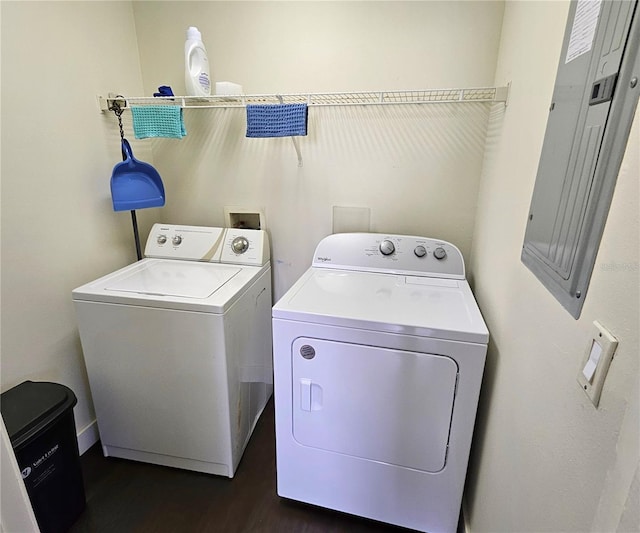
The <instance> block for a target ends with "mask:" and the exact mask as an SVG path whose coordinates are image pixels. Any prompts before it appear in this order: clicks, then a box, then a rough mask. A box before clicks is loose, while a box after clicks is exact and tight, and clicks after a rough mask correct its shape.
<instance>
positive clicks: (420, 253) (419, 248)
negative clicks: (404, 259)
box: [413, 244, 427, 257]
mask: <svg viewBox="0 0 640 533" xmlns="http://www.w3.org/2000/svg"><path fill="white" fill-rule="evenodd" d="M413 253H414V254H416V257H424V256H425V255H427V249H426V248H425V247H424V246H422V245H421V244H420V245H418V246H416V249H415V250H414V251H413Z"/></svg>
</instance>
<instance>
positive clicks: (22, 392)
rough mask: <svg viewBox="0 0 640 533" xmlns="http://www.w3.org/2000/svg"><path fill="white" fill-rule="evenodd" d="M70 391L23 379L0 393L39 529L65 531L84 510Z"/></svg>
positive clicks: (0, 407) (73, 400)
mask: <svg viewBox="0 0 640 533" xmlns="http://www.w3.org/2000/svg"><path fill="white" fill-rule="evenodd" d="M76 403H78V400H77V399H76V396H75V394H74V393H73V391H72V390H71V389H69V388H68V387H65V386H64V385H60V384H58V383H47V382H34V381H25V382H24V383H21V384H20V385H17V386H15V387H13V388H12V389H10V390H8V391H6V392H4V393H2V395H1V396H0V410H1V411H2V418H3V419H4V424H5V426H6V428H7V433H8V434H9V439H10V440H11V445H12V446H13V450H14V453H15V456H16V459H17V460H18V466H19V467H20V470H21V471H22V479H23V480H24V484H25V486H26V488H27V493H28V494H29V498H30V500H31V505H32V507H33V512H34V514H35V516H36V520H37V521H38V526H39V527H40V531H41V532H42V533H59V532H64V531H68V530H69V528H70V527H71V526H72V525H73V523H74V522H75V521H76V519H77V518H78V516H79V515H80V513H82V511H83V510H84V508H85V494H84V483H83V481H82V468H81V466H80V456H79V453H78V441H77V439H76V426H75V421H74V418H73V407H74V406H75V405H76Z"/></svg>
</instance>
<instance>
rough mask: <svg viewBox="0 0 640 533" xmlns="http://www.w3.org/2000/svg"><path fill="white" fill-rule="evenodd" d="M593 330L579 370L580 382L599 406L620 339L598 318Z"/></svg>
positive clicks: (595, 404)
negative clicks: (605, 380)
mask: <svg viewBox="0 0 640 533" xmlns="http://www.w3.org/2000/svg"><path fill="white" fill-rule="evenodd" d="M591 332H592V335H591V338H590V339H589V342H588V344H587V348H586V350H585V356H584V358H583V360H582V365H581V367H580V371H579V372H578V383H579V384H580V387H582V390H583V391H584V392H585V393H586V395H587V396H588V397H589V399H590V400H591V402H592V403H593V405H594V406H595V407H598V404H599V403H600V394H601V393H602V386H603V385H604V379H605V378H606V376H607V372H608V371H609V365H610V364H611V359H612V358H613V354H614V352H615V351H616V348H617V347H618V340H617V339H616V338H615V337H614V336H613V335H611V333H609V331H608V330H607V329H606V328H605V327H604V326H603V325H602V324H600V322H598V321H597V320H596V321H594V323H593V326H592V330H591Z"/></svg>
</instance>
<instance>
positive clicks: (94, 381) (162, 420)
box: [73, 224, 273, 477]
mask: <svg viewBox="0 0 640 533" xmlns="http://www.w3.org/2000/svg"><path fill="white" fill-rule="evenodd" d="M145 256H146V258H145V259H143V260H141V261H139V262H137V263H134V264H132V265H129V266H127V267H125V268H122V269H120V270H118V271H116V272H113V273H112V274H109V275H107V276H104V277H102V278H100V279H98V280H96V281H93V282H91V283H88V284H86V285H84V286H82V287H79V288H77V289H75V290H74V291H73V300H74V304H75V308H76V311H77V318H78V326H79V331H80V339H81V342H82V350H83V352H84V359H85V363H86V367H87V373H88V377H89V385H90V387H91V395H92V397H93V403H94V406H95V410H96V416H97V421H98V428H99V431H100V439H101V443H102V449H103V452H104V455H105V456H114V457H122V458H125V459H133V460H137V461H145V462H149V463H155V464H160V465H166V466H173V467H178V468H185V469H189V470H196V471H199V472H207V473H211V474H218V475H225V476H229V477H233V475H234V473H235V470H236V468H237V466H238V463H239V462H240V458H241V457H242V454H243V451H244V449H245V447H246V445H247V442H248V441H249V438H250V436H251V433H252V431H253V428H254V427H255V424H256V422H257V420H258V418H259V416H260V414H261V413H262V410H263V408H264V406H265V404H266V402H267V400H268V399H269V397H270V396H271V393H272V391H273V376H272V354H271V349H272V343H271V304H272V300H271V266H270V262H269V242H268V237H267V234H266V232H265V231H261V230H245V229H231V228H229V229H224V228H209V227H198V226H175V225H167V224H156V225H154V226H153V228H152V230H151V233H150V235H149V238H148V240H147V245H146V248H145Z"/></svg>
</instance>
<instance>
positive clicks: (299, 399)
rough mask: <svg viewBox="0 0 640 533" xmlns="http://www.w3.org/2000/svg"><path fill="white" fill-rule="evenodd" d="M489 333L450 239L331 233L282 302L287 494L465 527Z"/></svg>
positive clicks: (278, 328)
mask: <svg viewBox="0 0 640 533" xmlns="http://www.w3.org/2000/svg"><path fill="white" fill-rule="evenodd" d="M488 339H489V333H488V331H487V328H486V325H485V323H484V321H483V319H482V316H481V314H480V310H479V309H478V306H477V304H476V301H475V299H474V297H473V294H472V292H471V289H470V288H469V285H468V283H467V281H466V279H465V269H464V260H463V258H462V254H461V253H460V251H459V250H458V249H457V248H456V247H455V246H454V245H452V244H450V243H448V242H445V241H439V240H435V239H429V238H424V237H413V236H400V235H382V234H369V233H354V234H336V235H331V236H329V237H327V238H325V239H324V240H322V241H321V242H320V244H319V245H318V247H317V248H316V251H315V255H314V259H313V264H312V266H311V268H309V270H308V271H307V272H306V273H305V274H303V276H302V277H301V278H300V279H299V280H298V281H297V282H296V283H295V284H294V285H293V287H291V289H290V290H289V291H287V293H286V294H285V295H284V296H283V297H282V298H281V299H280V300H279V301H278V303H277V304H276V305H275V306H274V308H273V342H274V351H273V356H274V383H275V392H274V395H275V417H276V456H277V462H276V464H277V490H278V494H279V495H280V496H282V497H285V498H290V499H293V500H299V501H302V502H307V503H310V504H314V505H318V506H322V507H326V508H330V509H336V510H339V511H343V512H346V513H351V514H354V515H358V516H363V517H367V518H371V519H374V520H379V521H382V522H386V523H389V524H395V525H399V526H404V527H408V528H413V529H417V530H421V531H429V532H431V533H436V532H449V533H452V532H455V531H456V527H457V523H458V517H459V513H460V504H461V500H462V492H463V487H464V481H465V476H466V469H467V462H468V457H469V450H470V446H471V438H472V434H473V427H474V421H475V415H476V408H477V403H478V397H479V393H480V385H481V381H482V374H483V370H484V364H485V357H486V350H487V342H488Z"/></svg>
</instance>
